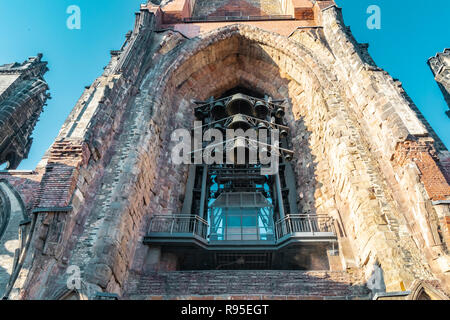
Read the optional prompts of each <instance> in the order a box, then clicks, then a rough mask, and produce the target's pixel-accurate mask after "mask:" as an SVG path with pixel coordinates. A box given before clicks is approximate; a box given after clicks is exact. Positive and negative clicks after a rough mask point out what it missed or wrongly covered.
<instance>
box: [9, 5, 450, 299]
mask: <svg viewBox="0 0 450 320" xmlns="http://www.w3.org/2000/svg"><path fill="white" fill-rule="evenodd" d="M219 2H220V4H219ZM236 3H237V2H235V1H217V3H216V1H214V8H210V7H207V8H205V7H198V6H206V5H207V3H206V2H204V1H182V0H174V1H164V2H163V3H162V4H161V5H154V4H153V3H151V2H149V3H148V4H146V5H143V6H142V7H141V10H140V12H138V13H137V15H136V24H135V28H134V30H133V31H132V32H130V33H128V34H127V39H126V41H125V43H124V45H123V47H122V48H121V49H120V50H118V51H112V52H111V54H112V58H111V62H110V63H109V65H108V66H107V67H106V68H105V72H104V74H103V75H102V76H100V77H99V78H98V79H97V80H96V81H95V82H94V83H93V84H92V85H91V86H90V87H89V88H88V89H86V90H85V92H84V93H83V94H82V96H81V98H80V100H79V101H78V103H77V104H76V106H75V107H74V109H73V111H72V112H71V114H70V116H69V117H68V119H67V121H66V122H65V124H64V125H63V127H62V129H61V131H60V133H59V135H58V137H57V139H56V141H55V143H54V144H53V145H52V147H51V148H50V150H49V151H48V153H47V155H46V158H45V159H44V160H45V161H43V163H42V167H40V168H38V170H37V172H39V174H40V176H42V179H41V180H39V181H40V185H39V188H38V189H37V191H36V194H35V196H33V199H35V201H34V203H35V204H34V205H33V208H30V209H32V210H33V211H34V221H35V222H34V224H33V226H32V230H33V231H32V233H30V236H31V237H32V239H31V240H30V247H29V249H28V250H27V251H26V253H25V254H24V258H23V263H22V264H21V265H20V268H19V269H20V270H19V271H20V272H18V273H17V277H16V278H15V279H16V280H15V281H13V284H12V286H11V290H10V293H9V298H10V299H42V298H47V299H59V298H62V297H67V296H68V294H70V293H71V292H70V290H68V289H67V286H66V281H67V277H68V274H67V273H66V271H67V269H68V267H69V266H77V267H79V268H80V270H81V273H82V279H83V287H82V289H80V290H79V291H78V292H77V294H79V295H81V296H82V297H86V298H93V297H95V295H96V293H97V292H108V293H115V294H117V295H118V296H119V297H121V298H124V299H133V298H134V299H136V298H176V297H195V298H205V297H206V298H231V297H235V298H236V297H245V298H255V297H259V298H268V297H274V296H277V297H282V298H288V297H291V298H312V297H315V298H326V297H328V298H331V297H335V298H336V297H337V298H342V299H344V298H345V299H346V298H370V297H371V296H373V294H374V293H375V292H379V291H380V290H385V291H387V292H396V291H402V290H408V289H410V288H413V287H414V288H415V286H416V285H417V282H418V281H419V283H422V282H423V283H440V286H441V288H440V289H439V290H441V289H442V290H444V291H447V292H449V290H450V282H449V272H450V264H449V254H448V253H449V252H448V249H449V244H450V242H449V227H448V221H449V216H450V210H449V203H448V200H449V196H450V191H449V185H448V176H447V179H446V174H447V175H448V171H447V170H446V168H448V159H449V156H448V151H447V150H446V149H445V147H444V146H443V144H442V143H441V142H440V140H439V138H438V137H437V136H436V134H435V133H434V132H433V130H432V128H431V127H430V126H429V124H428V123H427V122H426V121H425V119H424V118H423V116H422V115H421V114H420V112H419V111H418V109H417V107H416V106H415V105H414V104H413V102H412V101H411V99H410V98H409V97H408V96H407V94H406V93H405V92H404V90H403V89H402V88H401V84H400V83H399V82H398V81H394V80H393V79H392V78H391V77H390V76H389V75H388V74H387V72H385V71H383V70H382V69H380V68H378V67H377V66H376V64H375V62H374V61H373V60H372V59H371V58H370V55H369V53H368V50H367V48H368V46H367V45H365V44H360V43H358V42H357V41H356V40H355V39H354V38H353V36H352V35H351V33H350V30H349V29H348V28H347V27H346V26H345V24H344V22H343V19H342V14H341V12H340V9H339V8H338V7H336V5H335V4H334V2H333V1H309V0H301V1H300V0H293V1H281V2H280V5H279V6H278V5H277V6H275V7H276V8H275V7H273V8H271V6H266V7H264V6H263V7H259V9H260V10H261V12H264V13H267V14H279V13H280V11H281V13H283V14H287V15H291V16H292V19H287V20H280V21H276V22H275V21H271V20H270V19H269V20H268V19H266V20H264V21H250V20H246V21H239V22H229V21H203V22H196V21H195V22H192V23H191V22H186V21H185V20H184V19H186V18H194V16H193V15H192V13H193V12H206V13H202V15H204V14H206V15H207V14H214V12H216V13H217V9H218V8H222V9H221V10H222V11H220V12H219V13H220V14H225V12H228V11H229V10H231V9H230V8H231V7H233V6H235V5H236ZM254 3H256V2H255V1H246V3H245V4H243V6H242V7H241V8H244V9H245V8H247V9H245V10H250V9H251V10H250V13H252V12H253V7H255V4H254ZM267 3H268V2H267ZM286 3H287V5H286ZM216 4H217V6H216ZM264 4H266V2H264ZM208 5H209V4H208ZM196 6H197V7H196ZM224 6H225V7H224ZM227 6H230V8H227ZM250 6H252V8H250ZM224 8H225V9H226V10H225V9H224ZM249 8H250V9H249ZM245 10H244V11H245ZM222 12H223V13H222ZM219 13H217V14H216V17H217V15H218V14H219ZM259 14H262V13H259ZM218 74H220V76H218ZM237 86H243V87H250V88H255V89H257V90H259V91H261V92H264V93H266V94H268V95H270V96H272V97H273V98H274V99H286V103H285V105H286V107H287V114H286V121H287V125H288V126H289V128H290V129H291V133H292V145H293V149H294V160H293V162H292V167H293V170H294V172H295V176H296V182H297V185H298V187H297V193H296V195H295V196H296V198H297V204H298V212H300V213H304V214H324V215H327V216H329V217H332V218H334V219H335V221H336V227H337V230H338V233H337V234H338V245H337V249H338V255H331V254H330V255H329V256H327V257H325V258H326V259H328V260H329V261H328V262H329V265H330V266H331V268H332V270H333V272H331V271H323V270H315V271H305V270H302V271H300V270H298V271H248V272H243V271H242V272H240V271H223V270H220V271H217V272H214V271H201V272H188V271H180V270H177V268H178V266H179V263H178V261H177V259H176V257H175V256H174V255H171V254H168V253H166V252H164V251H163V250H162V249H161V248H160V247H158V246H153V245H152V246H149V245H145V244H144V243H143V237H144V236H145V235H146V233H147V228H148V224H149V220H150V218H151V217H152V216H153V215H155V214H160V213H167V214H170V213H177V212H181V208H182V202H183V198H184V192H185V188H186V186H185V184H186V181H187V177H188V168H187V166H177V165H175V164H173V163H172V160H171V156H170V155H171V147H172V144H171V141H170V135H171V133H172V132H173V130H175V129H178V128H186V127H189V126H191V124H192V122H193V120H194V113H193V106H192V102H191V100H193V99H196V100H206V99H208V98H209V97H210V96H213V95H214V96H220V95H222V94H223V93H224V92H226V91H228V90H230V89H233V88H235V87H237ZM446 159H447V160H446ZM44 167H45V168H44ZM18 189H19V188H18ZM19 191H20V189H19ZM27 203H29V201H28V200H27ZM380 273H382V277H381V276H379V274H380ZM286 278H288V279H289V281H285V279H286ZM230 279H232V281H231V280H230ZM248 279H257V280H258V281H254V282H251V283H250V281H249V280H248ZM236 283H244V284H245V285H234V284H236ZM264 283H266V284H267V283H272V284H273V285H271V286H265V285H264ZM175 288H182V290H181V291H180V292H178V291H176V289H175ZM368 288H370V289H371V290H372V291H371V292H368V291H367V290H368ZM380 288H381V289H380Z"/></svg>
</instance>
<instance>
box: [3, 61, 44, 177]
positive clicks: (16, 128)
mask: <svg viewBox="0 0 450 320" xmlns="http://www.w3.org/2000/svg"><path fill="white" fill-rule="evenodd" d="M41 59H42V55H41V54H39V55H37V56H36V57H32V58H29V59H28V60H27V61H25V62H23V63H21V64H20V63H10V64H6V65H2V66H0V127H1V130H0V165H2V164H4V163H6V168H7V169H15V168H17V166H18V165H19V163H20V162H21V161H22V160H23V159H26V158H27V156H28V152H29V150H30V147H31V143H32V141H33V139H31V137H30V136H31V134H32V132H33V129H34V127H35V125H36V123H37V121H38V119H39V116H40V114H41V112H42V110H43V107H44V105H45V102H46V100H47V98H48V97H49V95H48V93H47V90H48V86H47V83H46V82H45V80H44V78H43V77H44V74H45V73H46V72H47V70H48V68H47V63H46V62H44V61H41Z"/></svg>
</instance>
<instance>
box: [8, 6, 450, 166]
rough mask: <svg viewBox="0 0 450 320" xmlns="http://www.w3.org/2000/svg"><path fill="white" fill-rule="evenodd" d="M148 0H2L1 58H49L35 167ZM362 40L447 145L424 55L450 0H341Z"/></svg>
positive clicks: (438, 41)
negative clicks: (72, 10) (76, 10)
mask: <svg viewBox="0 0 450 320" xmlns="http://www.w3.org/2000/svg"><path fill="white" fill-rule="evenodd" d="M143 2H145V0H13V1H12V0H0V39H2V40H1V50H0V64H3V63H9V62H13V61H18V62H22V61H23V60H25V59H26V58H27V57H28V56H33V55H35V54H37V53H38V52H42V53H43V54H44V59H45V60H47V61H49V68H50V71H49V72H48V73H47V74H46V76H45V78H46V80H47V82H48V83H49V85H50V90H51V94H52V96H53V99H52V100H49V102H48V106H47V107H46V108H45V112H44V113H43V114H42V116H41V118H40V121H39V123H38V125H37V127H36V129H35V131H34V134H33V137H34V143H33V146H32V148H31V151H30V155H29V158H28V159H27V160H24V161H23V162H22V164H21V166H20V169H34V168H35V166H36V164H37V163H38V162H39V160H40V159H41V157H42V156H43V154H44V153H45V151H46V150H47V149H48V147H49V146H50V145H51V144H52V142H53V140H54V139H55V137H56V135H57V134H58V131H59V129H60V127H61V125H62V124H63V122H64V120H65V119H66V117H67V116H68V114H69V112H70V110H71V109H72V108H73V106H74V105H75V103H76V101H77V100H78V98H79V97H80V95H81V93H82V92H83V90H84V86H86V85H89V84H91V83H92V82H93V80H94V79H95V78H96V77H98V76H99V75H100V74H101V73H102V71H103V67H104V66H106V64H107V63H108V61H109V59H110V56H109V51H110V50H113V49H119V48H120V47H121V45H122V43H123V40H124V37H125V34H126V32H127V31H128V30H131V29H132V27H133V24H134V12H136V11H137V10H139V5H140V4H141V3H143ZM337 2H338V4H339V5H340V6H341V7H342V8H343V12H344V17H345V22H346V24H347V25H350V26H351V28H352V31H353V34H354V35H355V37H356V39H357V40H358V41H359V42H368V43H370V49H369V50H370V53H371V54H372V56H373V58H374V59H375V61H376V62H377V64H378V65H379V66H380V67H382V68H384V69H385V70H387V71H388V72H390V74H391V75H392V76H393V77H394V78H399V79H400V80H401V81H402V82H403V85H404V87H405V88H406V91H407V92H408V93H409V95H410V96H411V97H412V99H413V100H414V102H415V103H416V104H417V106H418V107H419V108H420V110H421V111H422V112H423V113H424V115H425V117H426V119H427V120H428V121H429V122H430V123H431V125H432V126H433V127H434V128H435V130H436V131H437V132H438V134H439V136H440V137H441V139H442V140H443V141H444V143H445V144H446V145H447V146H450V119H448V118H447V116H446V115H445V114H444V111H445V110H447V106H446V104H445V101H444V99H443V97H442V94H441V92H440V91H439V88H438V86H437V84H436V83H435V82H434V79H433V76H432V74H431V71H430V70H429V68H428V66H427V64H426V61H427V59H428V58H429V57H431V56H433V55H434V54H435V53H436V52H438V51H442V50H443V49H444V48H445V47H450V30H449V27H448V20H449V18H450V16H449V15H450V14H449V13H450V1H448V0H435V1H433V5H430V2H428V1H420V0H415V1H393V0H337ZM372 4H376V5H378V6H380V8H381V13H382V16H381V19H382V20H381V30H369V29H368V28H367V27H366V20H367V17H368V16H369V15H368V14H367V13H366V9H367V7H368V6H369V5H372ZM70 5H78V6H79V7H80V8H81V19H82V25H81V30H69V29H68V28H67V27H66V20H67V18H68V16H69V15H68V14H66V9H67V7H68V6H70Z"/></svg>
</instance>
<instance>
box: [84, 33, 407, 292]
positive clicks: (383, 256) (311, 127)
mask: <svg viewBox="0 0 450 320" xmlns="http://www.w3.org/2000/svg"><path fill="white" fill-rule="evenodd" d="M169 33H170V32H169ZM172 36H173V37H175V38H176V37H177V33H172ZM179 39H180V36H178V39H175V42H176V45H174V46H169V47H170V48H169V49H168V50H166V49H167V48H164V44H162V43H161V51H163V53H161V54H153V53H152V55H151V56H149V57H148V60H149V61H147V64H146V66H147V67H148V70H147V71H146V75H144V77H143V81H142V83H141V84H140V87H139V89H140V90H139V91H140V93H139V94H138V95H137V96H136V98H135V99H134V102H133V103H131V105H130V106H129V109H128V112H129V116H128V117H127V118H125V120H124V123H123V128H122V129H123V131H122V133H121V134H120V135H119V136H118V138H117V147H116V149H115V150H116V154H115V155H114V156H113V159H112V160H111V163H113V164H114V167H113V168H112V167H111V168H109V169H111V170H115V171H114V176H105V180H104V181H105V182H106V184H107V185H108V188H107V189H105V199H107V200H102V201H99V204H98V205H96V206H95V207H94V208H93V209H92V211H91V214H92V212H94V211H95V212H101V215H102V218H104V219H105V221H106V220H107V219H108V224H107V227H105V228H102V229H101V230H99V232H98V234H97V236H98V237H96V239H98V240H96V242H95V244H94V246H95V247H94V252H95V253H94V254H93V258H91V259H89V260H88V261H83V264H84V263H86V264H88V265H89V267H88V268H86V269H87V270H88V271H87V272H86V278H87V279H88V280H87V281H89V282H91V283H94V284H96V285H98V286H100V287H101V288H104V289H106V291H107V292H123V290H124V286H126V282H127V280H126V279H127V275H128V279H129V280H128V282H130V283H131V282H132V281H130V278H129V275H132V274H134V272H136V274H137V275H139V274H142V271H143V269H145V267H146V266H148V265H154V266H155V267H156V268H159V269H164V268H166V269H173V268H176V266H175V265H174V264H173V263H172V262H171V259H168V257H161V258H157V259H156V260H155V259H147V258H148V251H151V250H153V248H148V247H147V246H146V245H144V244H143V243H142V237H143V236H144V235H145V234H146V228H147V227H148V220H149V219H150V217H151V215H152V214H158V213H177V212H179V211H180V209H181V205H182V200H183V194H184V191H185V190H184V189H185V182H186V179H187V169H188V168H187V166H186V165H183V166H175V165H173V163H172V162H171V159H170V158H171V157H170V151H171V145H170V135H171V133H172V132H173V131H174V130H175V129H179V128H189V127H191V124H192V123H193V121H194V112H193V107H192V103H190V100H191V99H207V98H208V97H210V96H211V95H220V94H221V93H223V92H225V91H227V90H229V89H232V88H233V87H235V86H237V85H243V86H247V87H253V88H255V89H256V90H258V91H263V92H266V93H268V94H270V95H272V96H273V97H274V98H286V99H287V100H288V104H289V112H288V116H287V119H288V122H289V126H291V129H292V131H293V133H292V136H293V137H294V138H293V144H294V151H295V152H296V155H297V156H296V157H294V158H295V160H294V167H295V171H296V173H297V177H298V181H297V184H298V197H299V200H300V209H301V210H304V211H303V212H316V213H325V214H328V215H330V216H333V217H334V218H336V219H339V218H342V224H341V226H342V229H343V230H342V234H344V235H346V237H348V238H353V239H355V238H358V237H359V239H358V241H353V242H350V244H348V248H349V250H348V254H346V257H347V256H348V257H349V260H352V257H351V251H352V250H353V251H355V250H356V252H355V255H356V254H357V255H358V256H359V257H362V258H361V260H362V261H358V264H359V265H362V264H363V263H366V264H367V261H369V257H370V258H371V259H374V258H376V257H380V261H381V262H380V263H381V265H382V267H383V263H384V261H393V260H394V258H393V257H392V250H386V243H387V241H386V242H383V241H384V240H386V239H385V238H383V237H384V233H382V232H380V230H379V227H378V225H377V224H376V223H374V222H373V221H374V220H375V218H376V217H375V214H376V213H377V212H379V211H380V210H379V209H380V208H379V203H378V202H376V201H371V198H370V196H371V194H370V192H369V188H370V181H368V178H367V177H368V176H369V175H370V174H374V173H369V169H368V168H367V167H365V166H364V164H361V166H360V168H358V170H356V168H355V165H354V163H353V162H355V161H358V162H359V163H362V162H363V161H362V160H361V159H359V158H358V157H359V156H360V153H362V152H366V153H367V151H366V150H363V151H361V149H363V148H364V144H363V143H362V142H361V141H360V140H361V138H360V137H361V135H362V132H360V129H358V125H357V124H356V122H355V121H354V120H353V119H351V117H350V116H349V114H348V109H347V107H346V105H345V103H344V100H345V99H344V97H341V95H340V92H341V91H340V90H339V89H338V88H337V79H336V76H335V75H334V74H333V73H332V72H331V71H328V69H327V68H328V66H327V67H325V63H321V60H320V59H319V58H318V57H316V56H314V55H312V54H311V53H310V52H309V51H308V50H307V49H306V48H305V47H303V46H302V45H300V44H298V43H296V42H295V41H292V40H289V39H288V38H286V37H282V36H280V35H276V34H274V33H270V32H267V31H263V30H261V29H258V28H255V27H251V26H244V25H231V26H227V27H224V28H221V29H217V30H215V31H213V32H211V33H207V34H204V35H202V36H200V37H198V38H195V39H191V40H181V41H180V40H179ZM168 43H170V40H169V41H168ZM329 67H330V68H331V67H332V66H329ZM137 146H139V147H137ZM356 146H359V147H360V148H359V149H357V148H356ZM111 190H113V192H112V191H111ZM336 194H339V195H341V199H337V198H336V197H335V195H336ZM123 199H126V200H123ZM337 209H339V210H337ZM92 215H93V217H95V214H92ZM96 223H99V222H98V220H96ZM94 232H96V231H95V230H94ZM105 248H108V250H105ZM97 253H98V254H97ZM156 256H157V254H156ZM395 262H396V263H397V264H398V265H399V266H402V267H400V268H403V266H405V265H406V264H405V263H404V261H402V258H401V257H400V258H397V257H395ZM100 267H102V268H104V269H105V270H106V271H107V272H104V274H99V273H98V272H95V270H96V268H100ZM405 268H407V267H405ZM130 271H131V272H130ZM404 274H405V273H404ZM398 277H399V275H398V271H396V270H395V269H392V268H389V270H385V280H386V283H387V284H388V283H394V282H395V281H397V280H398ZM131 280H132V279H131Z"/></svg>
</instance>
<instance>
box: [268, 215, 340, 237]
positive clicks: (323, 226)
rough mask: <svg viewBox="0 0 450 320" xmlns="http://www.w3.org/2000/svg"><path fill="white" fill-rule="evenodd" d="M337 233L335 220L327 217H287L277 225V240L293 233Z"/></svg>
mask: <svg viewBox="0 0 450 320" xmlns="http://www.w3.org/2000/svg"><path fill="white" fill-rule="evenodd" d="M305 232H308V233H312V234H313V235H314V233H319V232H329V233H335V231H334V224H333V219H332V218H331V217H329V216H327V215H307V214H296V215H287V216H286V217H284V218H283V219H281V220H278V221H277V222H276V223H275V233H276V236H277V239H281V238H283V237H284V236H286V235H289V234H293V233H305Z"/></svg>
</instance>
